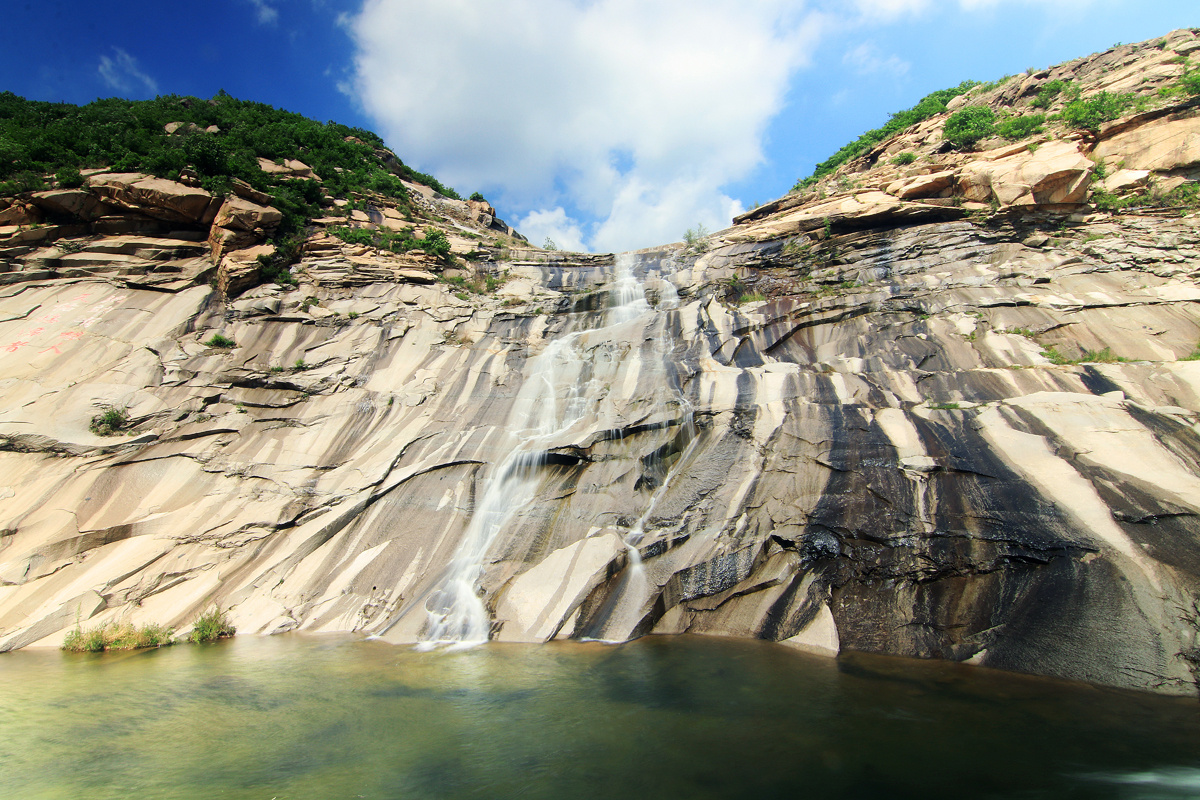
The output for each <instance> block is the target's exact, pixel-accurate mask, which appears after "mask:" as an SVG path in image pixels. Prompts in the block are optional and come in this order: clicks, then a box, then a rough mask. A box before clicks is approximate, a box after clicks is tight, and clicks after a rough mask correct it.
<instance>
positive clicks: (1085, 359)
mask: <svg viewBox="0 0 1200 800" xmlns="http://www.w3.org/2000/svg"><path fill="white" fill-rule="evenodd" d="M1042 357H1043V358H1045V359H1047V360H1048V361H1049V362H1050V363H1051V364H1056V365H1058V366H1060V367H1062V366H1071V365H1074V364H1117V363H1121V362H1125V361H1128V360H1129V359H1127V358H1124V357H1122V356H1118V355H1115V354H1114V353H1113V351H1112V348H1109V347H1105V348H1104V349H1103V350H1084V351H1083V355H1081V356H1080V357H1079V358H1067V357H1066V356H1064V355H1063V354H1062V353H1060V352H1058V348H1057V347H1055V346H1053V345H1051V346H1050V347H1047V348H1046V349H1044V350H1042Z"/></svg>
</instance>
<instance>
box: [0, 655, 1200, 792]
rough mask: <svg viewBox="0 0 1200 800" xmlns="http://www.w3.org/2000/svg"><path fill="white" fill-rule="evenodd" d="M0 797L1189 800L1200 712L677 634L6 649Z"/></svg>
mask: <svg viewBox="0 0 1200 800" xmlns="http://www.w3.org/2000/svg"><path fill="white" fill-rule="evenodd" d="M0 796H3V797H6V798H7V797H14V798H16V797H19V798H72V799H73V800H75V799H79V798H87V799H88V800H100V799H101V798H126V797H136V798H261V800H271V799H272V798H276V799H277V800H285V799H290V798H468V797H469V798H555V799H556V800H558V799H570V800H574V799H575V798H742V797H744V798H774V797H788V798H825V797H835V798H859V797H862V798H910V797H911V798H918V797H919V798H941V797H947V798H949V797H953V798H956V799H957V800H962V799H963V798H977V797H1019V798H1039V797H1047V798H1049V797H1054V798H1061V797H1088V798H1091V797H1123V798H1156V797H1166V798H1177V797H1198V796H1200V704H1198V703H1197V702H1196V701H1194V700H1174V699H1167V698H1161V697H1154V696H1150V695H1142V694H1137V693H1126V692H1117V691H1111V690H1103V689H1095V688H1090V687H1086V686H1080V685H1075V684H1068V683H1062V682H1056V681H1048V680H1040V679H1033V678H1027V677H1023V676H1015V675H1008V674H1003V673H995V672H990V671H987V670H981V669H972V668H969V667H963V666H958V665H948V664H931V663H923V662H914V661H909V660H901V659H887V658H881V657H867V656H856V657H849V658H843V659H841V660H839V661H833V660H825V659H819V658H814V657H808V656H804V655H800V654H797V653H794V652H792V651H790V650H786V649H784V648H781V647H779V646H776V645H771V644H766V643H760V642H740V641H725V640H708V639H694V638H687V637H684V638H670V639H668V638H657V637H654V638H649V639H644V640H641V641H637V642H633V643H630V644H627V645H622V646H620V647H612V646H605V645H599V644H561V645H560V644H554V645H546V646H497V645H491V646H488V647H485V648H480V649H476V650H470V651H465V652H455V653H445V652H440V653H417V652H413V651H411V650H407V649H403V648H397V647H394V646H391V645H386V644H382V643H378V642H367V641H360V640H355V639H351V638H344V637H337V638H313V637H300V636H286V637H275V638H270V639H262V638H252V637H244V638H239V639H235V640H232V641H229V642H224V643H220V644H217V645H211V646H201V647H174V648H168V649H163V650H157V651H147V652H141V653H130V654H121V655H104V656H95V655H68V654H62V653H58V652H18V653H11V654H8V655H4V656H0Z"/></svg>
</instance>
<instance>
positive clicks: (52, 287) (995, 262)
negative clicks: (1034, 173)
mask: <svg viewBox="0 0 1200 800" xmlns="http://www.w3.org/2000/svg"><path fill="white" fill-rule="evenodd" d="M1030 225H1031V223H1030V222H1029V221H1028V219H1027V218H1021V219H1019V220H1016V221H1009V222H1004V221H1002V220H997V221H995V222H994V223H993V224H992V225H989V226H982V225H977V224H975V223H972V222H965V221H957V222H955V221H951V222H929V223H921V222H918V223H916V224H913V225H910V226H907V227H893V228H891V229H887V230H870V229H868V230H862V231H856V232H848V233H845V234H841V235H835V236H834V237H833V239H832V240H831V241H829V242H825V243H823V244H821V243H817V242H815V241H808V237H807V236H806V235H805V234H804V233H803V232H802V230H801V228H800V227H799V226H794V227H793V228H792V231H793V233H792V238H789V239H786V240H774V241H766V242H747V241H744V240H743V238H744V237H741V236H739V232H738V229H736V228H735V229H731V231H728V232H725V234H724V235H723V236H722V237H720V238H718V239H716V240H715V241H714V242H713V244H714V246H713V248H712V249H711V250H709V251H708V252H706V253H704V254H703V255H700V256H696V255H695V254H692V255H684V254H682V253H681V252H680V251H679V250H678V249H671V248H668V249H664V250H660V251H647V252H643V253H638V254H634V255H633V256H631V257H628V258H627V259H626V264H627V266H628V267H630V268H631V269H632V271H633V273H634V274H635V275H637V276H638V277H639V278H640V279H641V280H640V283H639V284H638V286H637V292H639V293H640V295H639V296H638V298H637V303H638V304H637V305H635V306H633V308H634V311H633V312H632V313H627V314H625V315H624V317H622V318H620V319H614V317H613V313H614V312H613V308H614V306H616V305H618V303H617V301H616V300H615V299H614V298H615V297H616V295H615V294H614V292H613V288H614V275H615V273H616V267H615V266H614V265H613V263H612V260H611V259H609V260H608V261H605V259H603V258H594V257H592V258H585V259H582V260H577V261H574V262H572V261H571V260H570V259H571V258H572V257H571V256H570V255H569V254H538V253H536V252H534V251H529V252H528V253H527V254H526V255H524V256H521V255H520V254H515V253H514V254H512V255H513V256H514V257H513V258H512V259H511V260H510V261H508V262H505V263H501V264H483V265H479V267H478V268H479V269H481V270H491V271H493V272H500V271H503V270H505V269H507V270H508V272H509V275H508V282H507V283H506V284H505V285H504V287H503V289H502V290H501V291H500V292H497V293H496V294H495V295H494V296H488V295H464V296H465V297H466V299H463V297H462V296H456V294H455V293H454V292H453V291H452V289H453V287H452V286H448V285H447V284H442V283H428V282H425V281H411V282H410V281H407V280H406V279H405V278H404V277H403V276H402V275H400V274H399V273H395V274H393V277H392V278H391V279H390V280H388V281H384V280H375V281H372V282H368V283H363V282H361V281H359V280H358V279H356V277H355V275H356V274H357V272H358V269H359V267H358V265H357V264H356V263H355V262H354V261H353V260H352V259H351V257H349V256H347V255H345V254H344V253H337V252H334V251H330V250H321V249H320V248H317V249H314V250H313V251H312V254H311V255H309V256H307V257H306V260H305V261H304V262H302V264H301V266H300V270H299V271H300V273H301V274H302V275H307V276H309V282H308V283H305V284H302V285H301V286H300V287H299V288H297V289H294V290H287V289H285V288H283V287H275V286H264V287H259V288H258V289H254V290H252V291H250V292H248V293H247V294H246V295H243V296H242V297H241V298H239V299H237V300H236V301H235V302H233V303H232V304H231V305H228V306H224V305H222V304H221V303H220V301H219V299H218V298H217V297H216V296H215V295H214V293H213V292H212V291H211V290H209V289H208V288H206V287H194V288H191V289H186V290H182V291H177V292H174V293H171V292H163V291H161V290H159V291H147V290H143V289H138V288H130V287H128V286H126V287H117V286H114V285H113V284H112V283H111V282H101V281H95V280H89V279H86V278H80V279H57V280H48V281H44V282H41V283H38V282H26V283H23V284H19V285H14V286H10V287H7V288H6V290H5V292H4V294H3V296H2V297H0V333H2V336H3V339H2V340H0V363H3V375H4V393H3V397H4V400H3V408H2V410H0V442H2V443H3V452H0V528H2V529H3V536H2V538H0V542H2V544H0V648H3V649H12V648H16V647H23V646H28V645H39V644H40V645H56V644H58V643H59V642H60V641H61V639H62V637H63V635H64V634H65V632H66V631H67V630H68V629H70V628H71V627H73V626H74V624H75V623H76V620H77V619H79V620H82V621H83V622H84V623H85V624H95V623H98V622H102V621H105V620H108V619H113V618H129V619H132V620H134V621H156V622H162V623H166V624H174V625H177V626H185V625H187V624H188V623H189V622H190V620H191V619H193V618H194V617H195V615H196V614H197V613H198V612H199V611H200V610H202V609H203V608H205V607H208V606H211V605H213V604H216V605H219V606H221V607H223V608H230V609H231V617H232V619H233V621H234V622H235V624H236V625H237V627H238V629H239V631H240V632H243V633H272V632H278V631H286V630H308V631H333V630H341V631H361V632H363V633H369V634H381V635H383V636H384V637H385V638H387V639H389V640H392V641H397V642H405V641H416V640H418V639H419V638H421V636H422V634H423V631H424V630H425V628H426V626H427V625H428V624H429V613H428V608H429V604H430V602H431V600H430V598H432V597H434V596H436V595H437V593H438V592H439V591H440V588H439V587H441V586H442V584H443V583H444V581H445V578H446V574H447V570H448V569H449V568H450V565H451V564H452V562H453V561H454V559H455V556H456V553H458V552H459V550H460V548H461V540H462V536H463V533H464V531H465V530H466V529H467V528H468V526H469V523H470V520H471V518H472V516H473V514H475V512H476V511H477V510H478V509H477V503H479V502H480V498H481V497H483V496H484V495H485V494H486V491H487V487H488V486H489V484H490V483H491V482H494V481H496V480H498V479H499V477H500V476H497V475H496V466H497V465H498V464H500V463H502V462H503V461H504V460H505V458H506V455H507V454H509V453H510V452H512V451H513V449H514V448H520V447H525V448H527V449H528V448H529V447H530V445H529V442H530V436H532V434H530V433H529V432H528V431H527V430H524V429H523V426H525V425H529V424H533V423H531V422H529V420H535V421H536V420H541V419H546V418H550V417H553V416H554V415H555V414H560V413H561V412H560V410H556V409H555V408H550V407H548V406H536V407H535V408H534V411H533V412H532V416H529V415H528V413H527V412H526V416H524V417H522V416H520V415H519V414H518V413H517V411H516V410H515V409H516V408H517V406H519V405H520V403H521V402H522V401H521V398H522V396H525V395H523V394H522V392H523V389H524V388H525V387H528V386H530V385H531V382H543V383H549V384H551V386H552V389H553V390H552V391H551V392H550V393H549V394H542V395H538V397H542V398H543V399H542V400H540V401H538V402H545V398H546V397H574V398H575V399H576V400H579V401H580V403H581V405H580V409H582V410H581V411H580V412H579V414H578V418H577V419H576V420H575V422H574V423H572V424H571V425H570V426H567V427H563V428H560V429H556V430H553V431H551V433H550V434H549V435H548V436H545V437H544V438H542V439H538V440H537V446H536V448H535V449H536V452H537V453H538V454H539V456H540V458H539V460H538V462H537V465H536V466H535V467H533V468H532V471H531V472H530V473H529V474H528V477H529V483H528V486H529V492H530V493H531V494H530V495H529V497H528V498H527V500H526V501H525V502H523V503H520V504H519V505H517V506H516V507H514V508H511V509H509V510H508V512H507V516H505V517H504V518H503V519H501V520H500V523H499V526H498V529H497V532H496V534H495V537H494V539H493V540H491V541H490V543H489V544H488V546H487V547H486V549H485V552H484V555H483V556H482V557H481V558H480V563H479V565H478V568H479V571H478V576H479V578H478V586H479V597H480V599H481V601H482V603H483V605H484V607H485V608H486V610H487V615H488V619H489V621H490V625H491V627H492V636H493V637H494V638H497V639H502V640H516V641H541V640H546V639H549V638H553V637H565V636H576V637H591V638H600V639H613V640H619V639H624V638H628V637H630V636H637V635H643V634H649V633H680V632H692V633H704V634H715V635H735V636H755V637H764V638H768V639H773V640H777V641H781V642H787V643H790V644H794V645H796V646H798V647H804V648H808V649H815V650H823V651H826V652H837V651H838V650H839V649H841V650H844V649H855V650H871V651H877V652H887V653H895V654H905V655H915V656H922V657H937V658H949V659H955V660H971V661H973V662H977V663H982V664H987V665H992V666H998V667H1003V668H1008V669H1018V670H1023V671H1028V672H1035V673H1041V674H1049V675H1059V676H1065V677H1073V678H1080V679H1084V680H1090V681H1095V682H1098V683H1104V684H1112V685H1118V686H1129V687H1137V688H1143V689H1152V690H1156V691H1162V692H1168V693H1179V694H1190V693H1195V691H1196V684H1195V675H1194V672H1193V668H1194V667H1195V665H1196V658H1197V638H1196V637H1197V633H1198V628H1197V619H1198V615H1197V596H1198V594H1197V592H1198V591H1200V525H1198V523H1197V516H1196V514H1197V511H1198V509H1200V504H1198V502H1197V498H1200V491H1198V490H1200V435H1198V433H1197V430H1198V428H1197V424H1198V422H1200V416H1198V415H1200V362H1197V361H1185V360H1181V359H1183V358H1185V357H1187V356H1190V355H1191V354H1192V353H1193V351H1194V350H1195V349H1196V346H1197V342H1198V341H1200V305H1197V303H1198V302H1200V286H1197V284H1196V280H1195V277H1196V270H1197V267H1196V263H1197V262H1196V258H1197V255H1198V254H1200V253H1198V250H1197V248H1198V247H1200V231H1198V230H1197V219H1196V218H1195V217H1189V218H1185V219H1161V218H1156V217H1115V218H1108V217H1103V218H1096V219H1094V220H1089V221H1086V222H1078V223H1075V224H1073V225H1072V226H1071V227H1070V229H1069V230H1067V231H1063V230H1058V231H1057V232H1056V238H1055V239H1053V240H1049V241H1047V242H1046V243H1044V244H1041V246H1038V247H1033V246H1027V245H1025V244H1022V242H1023V241H1028V240H1033V241H1035V242H1036V241H1037V236H1035V235H1034V236H1031V231H1030V230H1029V229H1028V228H1029V226H1030ZM1042 238H1046V237H1042ZM834 245H836V250H837V252H838V255H837V257H836V258H833V259H830V258H828V254H826V255H825V256H822V255H820V251H819V249H817V248H818V247H828V246H834ZM318 256H319V257H318ZM318 276H319V282H318ZM735 276H736V277H737V280H738V281H739V282H741V284H742V285H744V286H746V287H749V288H752V289H755V290H760V291H762V292H764V293H768V294H772V293H773V294H777V295H781V297H780V299H776V300H771V301H768V302H761V301H760V302H749V303H743V304H740V305H739V304H737V303H736V302H734V301H735V300H736V298H731V297H729V296H728V295H729V291H730V289H729V287H730V285H731V280H730V279H731V278H734V277H735ZM306 297H316V298H318V299H319V305H317V306H311V305H307V304H303V303H302V302H301V301H302V300H303V299H304V298H306ZM642 298H644V299H642ZM216 332H221V333H222V334H223V335H225V336H227V337H229V338H231V339H233V340H234V341H235V342H236V347H234V348H231V349H218V348H214V347H209V346H206V345H205V342H207V341H209V340H210V339H211V337H212V334H213V333H216ZM568 340H569V341H570V342H571V345H570V347H571V348H572V352H573V353H574V354H575V355H573V356H572V357H571V358H573V359H574V360H571V359H568V358H567V356H566V355H563V354H562V353H560V352H558V350H555V351H554V352H553V353H551V355H552V356H553V358H550V359H549V360H547V357H546V356H545V354H546V352H547V351H548V350H551V349H553V348H559V349H560V350H561V347H562V345H561V344H556V343H562V342H563V341H568ZM1097 354H1099V355H1097ZM1117 357H1120V359H1122V360H1120V361H1118V360H1116V358H1117ZM1075 362H1078V363H1075ZM548 364H558V365H559V366H558V367H553V368H550V367H548V366H547V365H548ZM562 365H567V366H562ZM572 365H573V366H572ZM105 408H119V409H123V410H124V411H125V413H126V414H127V416H128V419H129V426H130V429H129V431H128V432H127V434H126V435H123V436H117V437H111V436H98V435H95V434H94V433H92V432H91V431H89V422H90V421H91V419H92V417H93V416H94V415H96V414H98V413H99V412H100V411H101V410H103V409H105ZM551 427H553V426H551ZM531 452H532V451H531ZM635 529H637V531H638V535H637V536H636V537H631V536H630V533H631V531H633V530H635ZM635 573H636V579H635Z"/></svg>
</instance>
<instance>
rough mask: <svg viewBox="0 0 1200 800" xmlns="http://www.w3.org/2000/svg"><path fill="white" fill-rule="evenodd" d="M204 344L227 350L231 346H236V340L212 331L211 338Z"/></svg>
mask: <svg viewBox="0 0 1200 800" xmlns="http://www.w3.org/2000/svg"><path fill="white" fill-rule="evenodd" d="M204 344H206V345H207V346H209V347H219V348H221V349H222V350H228V349H230V348H232V347H237V342H235V341H234V340H233V339H230V338H229V337H228V336H224V335H222V334H220V333H214V334H213V335H212V338H211V339H209V340H208V341H207V342H205V343H204Z"/></svg>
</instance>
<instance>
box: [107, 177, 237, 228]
mask: <svg viewBox="0 0 1200 800" xmlns="http://www.w3.org/2000/svg"><path fill="white" fill-rule="evenodd" d="M88 185H89V186H90V187H91V189H92V191H93V192H95V193H96V194H97V195H99V196H100V197H102V198H104V199H106V200H108V201H110V202H112V203H115V204H116V205H119V206H122V207H125V208H129V209H133V210H137V211H139V212H140V213H143V214H146V215H147V216H150V217H155V218H157V219H163V220H167V221H169V222H183V223H187V224H193V225H208V224H211V223H212V221H213V218H214V217H215V216H216V214H217V209H218V208H219V207H220V205H221V199H220V198H219V197H213V196H212V195H211V194H209V193H208V192H207V191H205V190H204V189H200V188H197V187H192V186H185V185H183V184H182V183H178V182H176V181H169V180H166V179H164V178H152V177H149V176H147V175H142V174H140V173H136V172H135V173H113V172H109V173H103V174H100V175H94V176H92V178H91V179H89V181H88Z"/></svg>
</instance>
